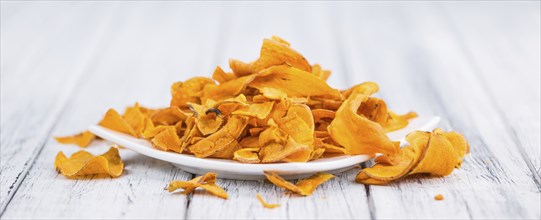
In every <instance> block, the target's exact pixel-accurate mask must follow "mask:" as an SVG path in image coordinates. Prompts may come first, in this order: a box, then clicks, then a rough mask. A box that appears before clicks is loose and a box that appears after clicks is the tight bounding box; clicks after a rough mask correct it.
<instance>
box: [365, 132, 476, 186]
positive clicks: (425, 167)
mask: <svg viewBox="0 0 541 220" xmlns="http://www.w3.org/2000/svg"><path fill="white" fill-rule="evenodd" d="M447 137H450V139H452V141H450V140H449V139H448V138H447ZM406 140H407V141H408V143H410V146H407V147H404V148H402V149H401V150H400V152H399V153H398V154H395V155H384V156H380V157H378V158H376V160H375V162H376V164H375V165H374V166H373V167H371V168H365V169H363V170H362V171H361V172H359V174H358V175H357V177H356V178H355V180H356V181H357V182H359V183H363V184H378V185H382V184H387V183H389V182H391V181H395V180H398V179H400V178H402V177H405V176H407V175H412V174H416V173H428V174H431V175H434V176H447V175H449V174H451V172H452V171H453V170H454V168H455V167H458V166H459V165H460V163H461V162H462V158H463V156H464V155H462V154H461V152H464V149H466V146H469V145H468V143H467V142H466V141H465V139H464V138H463V137H462V136H461V135H460V134H458V133H455V132H449V133H445V132H443V131H442V130H441V129H439V128H437V129H434V131H433V132H421V131H415V132H412V133H410V134H408V135H407V136H406ZM455 145H456V146H455Z"/></svg>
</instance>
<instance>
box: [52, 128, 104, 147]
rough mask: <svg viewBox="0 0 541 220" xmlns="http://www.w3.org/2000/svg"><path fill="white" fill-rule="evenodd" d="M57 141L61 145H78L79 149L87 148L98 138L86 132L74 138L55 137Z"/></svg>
mask: <svg viewBox="0 0 541 220" xmlns="http://www.w3.org/2000/svg"><path fill="white" fill-rule="evenodd" d="M55 139H56V141H58V143H61V144H76V145H77V146H79V147H87V146H88V145H89V144H90V143H91V142H92V141H93V140H94V139H96V136H95V135H94V134H92V133H90V131H84V132H81V133H79V134H76V135H73V136H65V137H55Z"/></svg>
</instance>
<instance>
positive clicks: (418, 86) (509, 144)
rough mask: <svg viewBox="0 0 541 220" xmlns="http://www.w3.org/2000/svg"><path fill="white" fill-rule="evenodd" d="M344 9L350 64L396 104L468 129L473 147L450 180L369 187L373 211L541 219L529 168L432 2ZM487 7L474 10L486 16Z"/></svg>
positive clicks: (415, 215)
mask: <svg viewBox="0 0 541 220" xmlns="http://www.w3.org/2000/svg"><path fill="white" fill-rule="evenodd" d="M461 8H462V7H457V8H456V10H454V11H452V12H451V13H459V12H460V10H459V9H461ZM342 9H344V10H343V11H342V13H340V15H342V18H341V19H342V21H344V20H348V21H352V22H351V23H349V24H344V23H341V25H340V26H341V30H342V32H340V33H341V34H342V35H341V36H344V42H345V44H347V45H350V47H348V49H347V51H348V56H346V57H347V58H348V59H349V60H348V62H347V63H348V64H350V65H352V67H351V69H352V70H353V71H352V72H355V73H358V72H360V73H362V75H355V76H356V77H359V78H363V79H367V80H375V81H377V82H380V84H381V85H382V86H381V87H382V91H381V96H383V97H385V98H386V99H387V100H389V102H390V104H391V107H394V106H396V107H397V109H400V110H403V111H406V110H409V109H413V110H416V111H418V112H419V113H420V114H425V115H426V114H437V115H441V116H443V118H444V123H443V127H444V128H447V129H449V128H453V129H456V130H458V131H459V132H462V133H464V134H465V135H466V136H467V137H468V139H469V140H470V142H471V144H472V153H471V155H469V156H468V157H467V158H466V162H465V163H464V164H463V167H462V168H461V169H460V170H456V171H455V172H454V173H453V174H452V175H451V176H449V177H445V178H423V179H406V180H404V181H401V182H398V183H394V184H391V185H390V186H370V200H371V201H373V206H374V207H375V209H374V210H373V211H374V216H375V217H376V218H419V217H420V216H422V217H423V218H539V215H540V213H539V209H538V207H539V205H540V201H539V196H540V194H539V191H538V189H537V187H536V184H535V183H534V181H533V180H532V179H531V178H529V177H528V175H529V174H530V170H529V169H528V168H527V166H526V164H525V163H524V160H523V158H522V157H521V155H520V153H519V150H518V149H517V146H516V144H515V143H514V142H513V140H512V137H511V136H510V134H509V133H508V132H507V128H505V126H503V125H504V122H503V121H502V118H501V117H500V115H499V114H498V112H497V110H496V109H497V108H498V106H496V105H495V104H494V103H492V102H491V101H490V100H491V96H490V94H488V93H487V92H486V91H485V90H483V89H482V87H481V86H480V82H479V80H478V78H476V74H477V70H476V69H475V68H474V67H472V65H471V61H470V60H469V59H468V57H467V55H466V54H465V53H464V51H463V50H462V47H461V45H460V39H458V38H457V36H456V35H454V34H453V33H452V32H451V31H450V30H449V29H448V27H449V24H448V23H447V22H446V20H445V18H444V17H443V16H441V13H438V12H439V11H437V10H435V8H434V7H431V3H428V4H427V3H411V2H408V3H396V2H395V3H392V4H391V3H382V4H376V3H374V4H372V3H370V4H368V3H367V4H357V3H352V4H350V3H348V4H344V5H343V8H342ZM485 10H487V9H486V8H484V9H483V10H479V11H476V12H475V13H481V14H482V15H480V16H484V15H485V14H486V13H483V12H484V11H485ZM344 18H345V19H344ZM468 20H469V19H464V20H463V22H465V21H468ZM354 24H355V25H354ZM458 25H461V24H458ZM348 33H350V35H348ZM474 43H476V44H482V43H484V42H482V41H476V42H474ZM484 52H488V51H484ZM486 65H490V64H486ZM353 81H357V80H353ZM515 89H517V90H520V87H516V88H515ZM439 193H441V194H443V195H444V196H446V199H445V200H444V201H442V202H438V201H434V199H433V197H434V195H436V194H439ZM389 210H392V211H389Z"/></svg>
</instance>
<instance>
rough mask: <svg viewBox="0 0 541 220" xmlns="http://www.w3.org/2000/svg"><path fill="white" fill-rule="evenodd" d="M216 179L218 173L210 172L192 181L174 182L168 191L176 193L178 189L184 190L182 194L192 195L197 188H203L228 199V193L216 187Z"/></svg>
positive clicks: (170, 184)
mask: <svg viewBox="0 0 541 220" xmlns="http://www.w3.org/2000/svg"><path fill="white" fill-rule="evenodd" d="M216 177H217V175H216V173H212V172H208V173H205V174H204V175H203V176H198V177H196V178H193V179H192V180H190V181H181V180H173V181H171V182H170V183H169V186H168V187H167V190H168V191H169V192H174V191H176V190H177V189H181V188H182V189H183V190H184V191H183V192H181V193H182V194H190V193H192V192H193V191H194V190H195V189H196V188H198V187H201V188H203V189H204V190H206V191H208V192H210V193H211V194H213V195H215V196H218V197H220V198H223V199H227V198H228V195H227V192H226V191H225V190H223V189H222V188H221V187H220V186H218V185H216Z"/></svg>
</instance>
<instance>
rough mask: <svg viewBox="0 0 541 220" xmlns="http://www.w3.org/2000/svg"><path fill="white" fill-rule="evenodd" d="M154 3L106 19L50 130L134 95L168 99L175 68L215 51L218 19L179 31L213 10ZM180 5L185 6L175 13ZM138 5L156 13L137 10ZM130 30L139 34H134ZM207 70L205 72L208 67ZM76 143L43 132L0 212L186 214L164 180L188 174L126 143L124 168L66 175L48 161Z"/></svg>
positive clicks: (83, 123)
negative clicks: (113, 173) (104, 31)
mask: <svg viewBox="0 0 541 220" xmlns="http://www.w3.org/2000/svg"><path fill="white" fill-rule="evenodd" d="M151 6H152V5H148V4H147V3H144V2H142V3H137V4H130V5H129V6H122V9H121V10H117V11H115V16H114V17H112V18H111V19H110V21H109V23H110V24H109V25H110V26H111V28H110V30H109V31H108V34H109V35H108V36H107V39H106V40H105V41H104V42H103V43H102V48H101V50H100V51H99V52H97V53H95V54H94V55H96V56H98V55H99V56H100V59H99V60H97V61H96V62H94V63H92V65H91V66H89V67H88V69H86V70H85V72H86V74H85V76H84V79H83V80H84V83H81V84H79V85H78V88H77V91H76V92H74V93H73V94H72V96H71V98H70V101H69V104H68V105H67V107H66V109H65V110H64V111H63V114H62V116H61V117H60V118H59V119H58V122H57V125H56V126H55V128H54V129H53V131H52V132H51V133H52V134H53V135H65V134H70V133H73V132H77V131H80V130H83V129H85V128H86V127H87V126H88V125H90V124H95V123H96V122H97V121H98V120H99V119H100V118H101V116H102V115H103V114H104V112H105V111H106V110H107V109H108V108H109V107H115V108H116V109H118V110H120V111H122V110H123V108H124V107H126V106H128V105H132V104H133V103H135V101H137V100H139V101H140V102H141V103H145V104H147V105H151V106H163V105H167V103H168V101H169V97H168V95H164V94H168V93H169V86H170V83H171V82H173V81H175V80H184V79H182V77H189V76H190V75H186V74H185V75H181V74H178V71H179V70H180V71H182V72H184V73H196V72H199V71H202V70H203V69H204V68H200V67H202V66H205V65H201V64H198V62H199V61H198V60H203V56H206V54H212V53H213V50H214V46H213V45H206V42H212V41H214V40H215V36H217V34H218V33H216V32H214V30H216V26H217V25H216V22H217V21H218V20H217V19H208V20H206V21H204V22H201V24H202V25H206V27H207V28H205V29H199V30H194V29H192V30H190V31H191V32H193V35H191V36H184V35H183V34H182V32H183V31H185V30H186V29H188V28H191V27H190V25H189V24H191V21H189V20H186V19H182V18H183V17H184V16H188V17H195V18H204V17H205V16H209V17H210V14H214V12H215V11H212V10H210V9H209V10H208V11H206V13H202V12H201V11H197V10H195V9H197V8H198V7H199V6H198V5H195V6H191V5H183V7H181V8H170V7H163V6H160V7H151ZM201 7H202V6H201ZM178 11H180V12H182V13H180V14H177V13H174V12H178ZM141 13H147V15H149V17H150V18H153V19H148V18H147V17H141V16H139V15H140V14H141ZM162 25H164V26H162ZM163 27H168V28H163ZM169 27H177V28H174V29H173V28H169ZM134 35H135V36H138V37H137V38H133V36H134ZM201 36H206V37H201ZM196 37H197V39H196ZM179 39H181V40H179ZM182 39H183V40H182ZM169 42H175V43H173V44H171V43H169ZM179 51H199V54H198V55H196V56H190V55H189V54H187V53H180V52H179ZM177 60H179V61H181V63H182V64H183V66H182V67H179V66H178V62H177ZM204 71H208V72H210V71H211V68H208V69H205V70H204ZM107 148H108V144H106V143H101V144H100V143H98V144H97V145H93V146H90V147H88V148H87V150H88V151H90V152H92V153H102V152H105V151H106V150H107ZM77 150H79V148H77V147H75V146H66V145H60V144H58V143H56V142H55V141H54V140H53V139H52V138H51V137H50V136H48V137H47V143H46V144H45V147H44V148H43V151H42V152H41V154H39V156H38V158H37V159H36V161H35V162H34V163H35V164H34V166H33V169H32V170H31V171H30V172H29V173H28V175H27V176H26V178H25V181H24V182H23V183H22V184H21V186H20V187H19V189H18V191H17V194H16V195H15V196H14V197H13V199H12V200H11V202H10V204H9V206H8V209H7V210H6V211H5V212H4V214H3V216H2V217H3V218H35V217H37V216H39V217H40V218H57V217H60V218H152V217H155V216H159V217H160V218H182V217H183V216H184V215H185V214H184V213H185V211H186V209H185V207H186V203H187V200H186V198H185V197H184V196H181V195H170V194H169V193H168V192H167V191H165V190H164V189H163V188H164V187H165V186H166V185H167V183H168V182H169V181H170V180H173V179H183V180H187V179H190V178H191V176H192V175H191V174H187V173H184V172H182V171H181V170H179V169H177V168H175V167H173V166H172V165H171V164H169V163H165V162H162V161H158V160H153V159H150V158H147V157H144V156H142V155H138V154H135V153H133V152H129V151H127V150H121V156H122V157H123V160H124V162H125V164H126V169H125V173H124V175H122V176H121V177H119V178H117V179H110V178H105V179H95V178H91V179H89V180H88V179H83V180H70V179H67V178H65V177H64V176H61V175H59V174H57V173H56V172H55V171H54V169H53V167H52V164H53V161H54V157H55V155H56V153H57V152H58V151H64V152H66V154H68V155H70V154H72V153H73V152H75V151H77ZM142 177H144V178H142ZM51 204H55V205H51Z"/></svg>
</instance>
